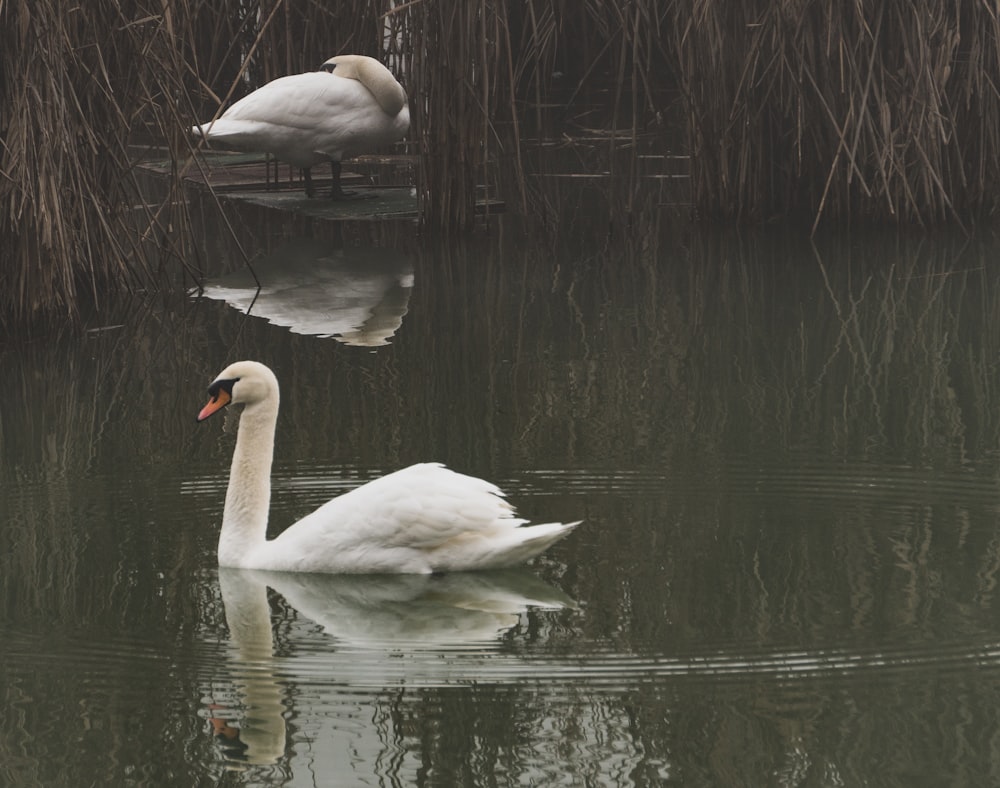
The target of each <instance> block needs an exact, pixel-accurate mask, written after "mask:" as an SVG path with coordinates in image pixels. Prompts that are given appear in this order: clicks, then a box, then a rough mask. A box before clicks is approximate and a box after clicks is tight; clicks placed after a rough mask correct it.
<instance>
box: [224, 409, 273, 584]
mask: <svg viewBox="0 0 1000 788" xmlns="http://www.w3.org/2000/svg"><path fill="white" fill-rule="evenodd" d="M277 421H278V398H277V396H274V397H271V398H268V399H267V400H264V401H261V402H256V403H254V404H252V405H247V406H246V407H245V408H244V409H243V413H242V414H241V415H240V427H239V430H238V432H237V434H236V450H235V451H234V452H233V465H232V467H231V468H230V471H229V488H228V489H227V490H226V508H225V511H224V512H223V515H222V533H221V535H220V536H219V565H220V566H244V567H245V566H247V558H248V556H249V555H250V554H251V553H252V552H253V551H254V550H256V549H257V548H259V547H261V546H262V545H263V544H264V543H265V542H266V541H267V512H268V508H269V507H270V504H271V459H272V457H273V455H274V429H275V425H276V424H277Z"/></svg>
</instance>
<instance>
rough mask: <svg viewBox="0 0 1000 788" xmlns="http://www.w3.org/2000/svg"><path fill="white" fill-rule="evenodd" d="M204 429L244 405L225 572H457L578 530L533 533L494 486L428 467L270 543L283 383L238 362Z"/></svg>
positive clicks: (415, 468)
mask: <svg viewBox="0 0 1000 788" xmlns="http://www.w3.org/2000/svg"><path fill="white" fill-rule="evenodd" d="M208 391H209V395H210V396H211V400H210V401H209V403H208V404H207V405H205V407H204V408H202V410H201V413H199V414H198V420H199V421H202V420H204V419H206V418H208V417H209V416H211V415H212V414H213V413H215V412H216V411H218V410H219V409H221V408H222V407H224V406H225V405H227V404H228V403H230V402H236V403H243V404H244V405H245V408H244V409H243V413H242V415H241V417H240V426H239V431H238V433H237V437H236V449H235V450H234V452H233V463H232V468H231V471H230V476H229V488H228V489H227V491H226V506H225V510H224V512H223V515H222V533H221V534H220V536H219V564H220V566H233V567H240V568H244V569H271V570H276V571H297V572H334V573H336V572H367V573H378V572H412V573H428V572H452V571H461V570H467V569H495V568H502V567H507V566H513V565H515V564H519V563H521V562H523V561H526V560H527V559H529V558H531V557H532V556H535V555H538V554H539V553H541V552H542V551H543V550H545V549H546V548H547V547H549V546H550V545H551V544H553V543H554V542H556V541H558V540H559V539H561V538H562V537H564V536H566V534H568V533H569V532H570V531H571V530H572V529H573V527H574V526H575V525H577V523H568V524H567V523H544V524H542V525H531V526H528V525H524V523H525V521H524V520H522V519H519V518H517V517H515V516H514V511H513V509H512V507H511V506H510V504H508V503H507V502H506V501H505V500H504V499H503V497H502V493H501V492H500V490H499V489H498V488H497V487H496V486H495V485H493V484H490V483H489V482H486V481H483V480H482V479H476V478H474V477H471V476H464V475H462V474H458V473H455V472H454V471H450V470H448V469H447V468H445V467H444V466H442V465H438V464H434V463H424V464H420V465H411V466H410V467H409V468H404V469H403V470H401V471H396V472H395V473H392V474H389V475H388V476H383V477H382V478H380V479H376V480H374V481H372V482H369V483H368V484H365V485H362V486H361V487H358V488H357V489H354V490H352V491H350V492H348V493H345V494H344V495H341V496H339V497H337V498H334V499H333V500H331V501H329V502H327V503H326V504H324V505H323V506H321V507H320V508H319V509H317V510H316V511H314V512H313V513H312V514H309V515H306V516H305V517H304V518H302V519H301V520H299V521H298V522H297V523H295V524H293V525H291V526H290V527H289V528H288V529H286V530H285V531H284V532H283V533H281V534H279V535H278V536H277V537H276V538H275V539H272V540H271V541H268V540H267V514H268V507H269V505H270V497H271V459H272V455H273V452H274V432H275V427H276V425H277V421H278V381H277V380H276V379H275V377H274V373H272V372H271V370H269V369H268V368H267V367H265V366H264V365H263V364H259V363H257V362H255V361H240V362H237V363H235V364H231V365H230V366H229V367H227V368H226V369H224V370H223V371H222V373H221V374H220V375H219V376H218V377H217V378H216V379H215V381H214V382H213V383H212V385H211V386H209V389H208Z"/></svg>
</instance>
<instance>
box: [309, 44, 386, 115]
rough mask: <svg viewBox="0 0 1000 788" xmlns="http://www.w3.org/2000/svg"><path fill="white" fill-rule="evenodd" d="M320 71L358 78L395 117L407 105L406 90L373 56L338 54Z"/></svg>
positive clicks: (321, 67)
mask: <svg viewBox="0 0 1000 788" xmlns="http://www.w3.org/2000/svg"><path fill="white" fill-rule="evenodd" d="M319 70H320V71H327V72H329V73H330V74H336V75H337V76H338V77H345V78H347V79H356V80H357V81H358V82H360V83H361V84H362V85H364V86H365V87H366V88H368V90H370V91H371V93H372V95H373V96H375V100H376V101H377V102H378V103H379V106H380V107H382V109H383V110H385V112H386V113H387V114H389V115H391V116H393V117H395V116H396V115H398V114H399V112H400V110H402V109H403V107H405V106H406V91H405V90H403V86H402V85H400V84H399V83H398V82H397V81H396V78H395V77H394V76H393V75H392V72H391V71H390V70H389V69H387V68H386V67H385V66H383V65H382V64H381V63H379V62H378V61H377V60H376V59H375V58H373V57H367V56H365V55H337V56H336V57H331V58H330V59H329V60H327V61H326V62H325V63H324V64H323V65H322V66H320V67H319Z"/></svg>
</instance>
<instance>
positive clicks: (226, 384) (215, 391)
mask: <svg viewBox="0 0 1000 788" xmlns="http://www.w3.org/2000/svg"><path fill="white" fill-rule="evenodd" d="M238 380H239V378H232V379H231V380H217V381H215V383H213V384H212V385H211V386H209V387H208V396H210V397H211V398H212V399H218V398H219V392H220V391H225V392H226V394H228V395H229V397H230V399H231V398H232V396H233V386H235V385H236V381H238Z"/></svg>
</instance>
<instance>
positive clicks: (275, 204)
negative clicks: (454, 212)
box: [140, 151, 505, 220]
mask: <svg viewBox="0 0 1000 788" xmlns="http://www.w3.org/2000/svg"><path fill="white" fill-rule="evenodd" d="M345 166H347V167H355V168H357V169H359V170H364V171H365V173H366V174H364V175H363V174H361V173H360V172H354V171H348V170H345V171H344V172H343V174H342V176H341V184H342V186H343V188H344V190H345V191H351V192H356V193H357V196H356V197H355V198H354V199H350V200H330V199H329V198H327V197H326V196H325V195H326V194H328V193H329V191H330V186H331V184H332V178H331V177H330V168H329V167H327V166H323V165H317V166H316V167H313V170H312V176H313V186H314V187H315V189H316V195H317V196H316V197H314V198H311V199H310V198H309V197H306V194H305V183H304V181H303V180H302V177H301V173H300V171H299V170H298V168H295V167H291V166H289V165H287V164H281V163H279V162H275V161H274V160H273V159H271V160H268V159H267V158H266V157H265V156H263V155H262V154H257V153H230V152H224V151H203V152H202V153H200V154H199V156H198V158H197V159H195V160H194V161H193V162H192V163H191V164H190V166H189V167H188V169H187V171H186V172H185V173H184V176H183V178H184V181H185V183H187V184H189V185H191V186H192V187H195V188H200V189H205V190H211V191H214V192H215V193H216V194H218V195H219V196H220V197H223V198H225V199H228V200H235V201H239V202H245V203H249V204H252V205H259V206H263V207H265V208H273V209H276V210H282V211H291V212H294V213H298V214H302V215H304V216H309V217H312V218H319V219H328V220H337V219H350V220H363V219H372V220H376V219H416V218H417V217H418V216H419V203H418V200H417V193H416V189H415V188H414V187H412V186H400V185H396V184H405V183H412V182H413V180H414V171H415V169H416V167H417V159H416V157H413V156H359V157H357V158H354V159H351V160H350V161H349V162H347V164H346V165H345ZM140 167H141V168H142V169H144V170H146V171H148V172H151V173H154V174H158V175H169V174H170V173H171V171H172V170H173V163H172V162H171V161H170V160H151V161H144V162H143V163H142V164H141V165H140ZM373 182H375V183H378V184H387V185H371V184H372V183H373ZM487 207H488V208H489V211H490V213H502V212H503V211H504V209H505V206H504V204H503V202H502V201H500V200H489V202H488V204H487V202H486V201H478V202H477V205H476V210H477V212H485V210H486V209H487Z"/></svg>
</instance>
